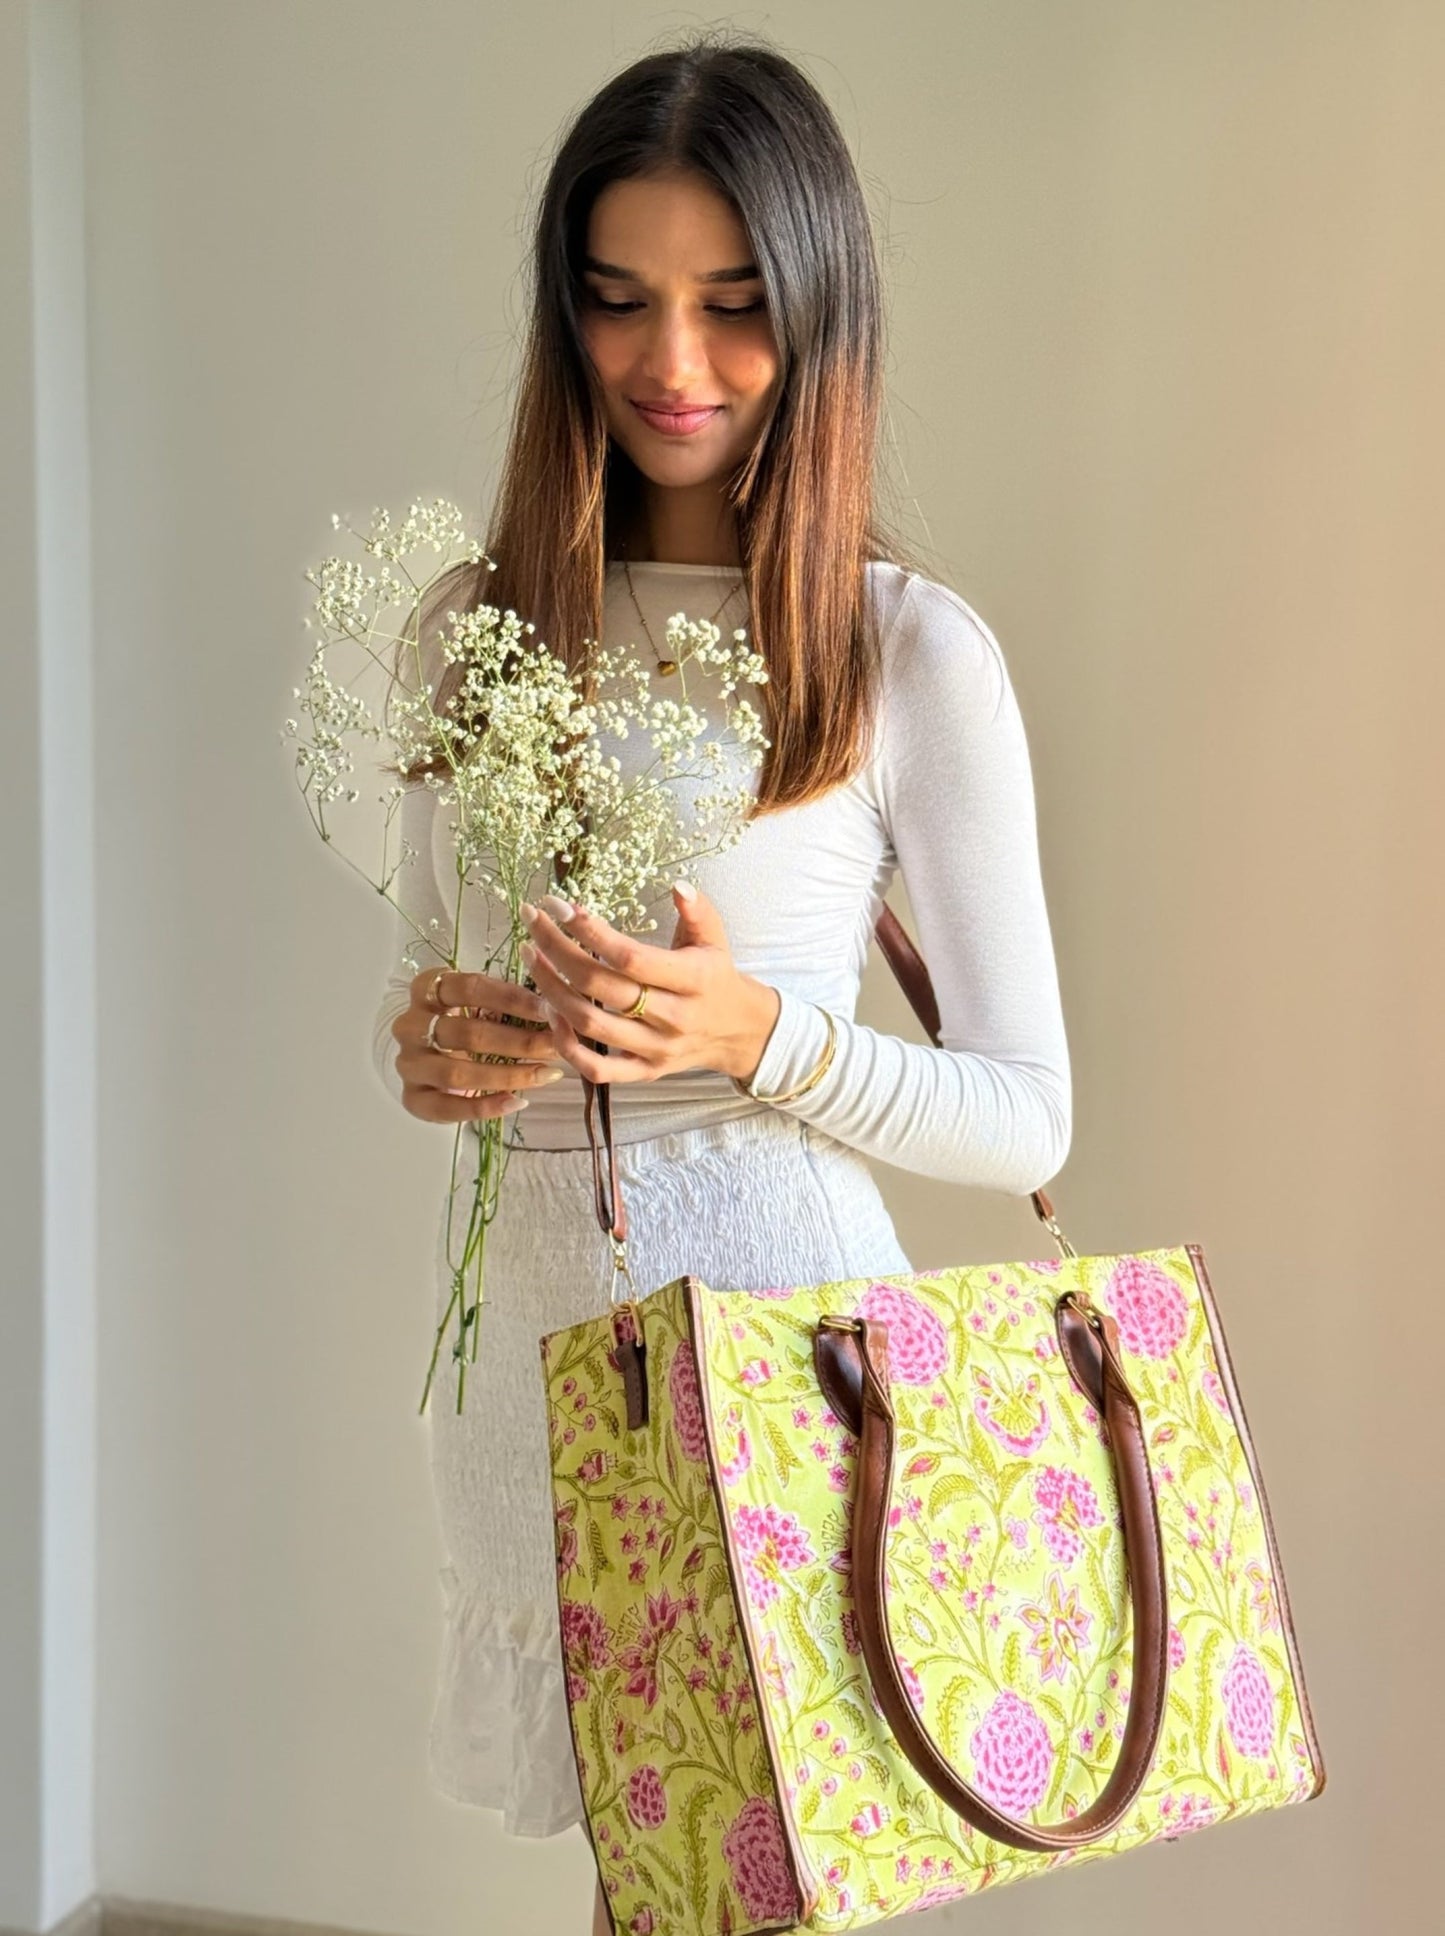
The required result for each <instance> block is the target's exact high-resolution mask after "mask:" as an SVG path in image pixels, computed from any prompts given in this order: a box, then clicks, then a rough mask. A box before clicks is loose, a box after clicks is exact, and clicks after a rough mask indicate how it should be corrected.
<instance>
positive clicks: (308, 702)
mask: <svg viewBox="0 0 1445 1936" xmlns="http://www.w3.org/2000/svg"><path fill="white" fill-rule="evenodd" d="M331 522H332V527H333V529H337V530H339V529H341V528H342V524H343V520H342V519H341V518H340V516H339V515H333V517H332V520H331ZM345 528H346V530H347V531H348V532H350V533H351V535H352V536H353V537H354V538H356V539H357V541H358V542H359V543H360V545H361V547H362V549H363V550H364V551H365V552H366V553H368V554H370V556H371V558H372V559H375V560H377V561H379V568H378V569H376V570H371V569H369V568H368V567H367V566H366V565H365V564H363V563H362V562H360V561H358V560H356V559H345V558H341V557H330V558H326V559H324V560H323V561H322V563H321V564H320V565H319V566H318V567H317V568H316V569H315V571H313V572H308V573H307V579H308V581H309V582H310V583H311V584H312V585H314V586H315V588H316V599H315V604H314V607H313V614H312V616H311V617H308V618H307V619H305V620H304V621H303V622H304V624H305V625H306V627H307V629H308V630H316V631H318V632H319V637H318V639H317V642H316V646H315V649H314V650H313V652H312V655H311V661H310V664H309V666H308V668H307V672H306V675H305V682H304V684H302V685H300V686H295V687H293V688H292V696H293V698H294V699H296V700H297V701H298V702H299V704H298V706H297V712H298V713H299V714H302V715H304V716H305V718H306V719H307V720H308V721H309V722H310V723H309V727H303V725H302V723H301V720H300V719H299V718H294V717H293V718H290V719H288V720H287V721H286V722H285V724H284V726H283V727H282V729H281V738H282V740H283V742H284V741H287V740H290V741H294V742H295V744H296V755H295V778H296V783H297V786H298V788H299V790H300V792H301V795H302V798H303V800H304V801H305V803H306V807H307V811H308V813H309V815H310V817H311V821H312V824H313V825H314V826H315V828H316V830H317V832H318V833H319V834H320V835H321V838H322V839H323V840H324V841H326V842H327V843H328V844H329V845H331V846H332V847H333V850H334V851H335V852H337V853H339V854H341V857H342V859H343V860H344V861H345V862H346V863H347V865H348V866H351V867H353V868H354V869H355V871H356V872H357V873H359V874H361V875H362V876H363V878H364V879H366V881H367V882H368V884H369V885H370V886H371V887H372V888H373V889H374V890H375V891H376V892H377V893H379V894H380V895H381V896H382V897H383V898H384V899H385V900H387V901H388V902H390V903H391V905H392V906H393V907H394V908H396V909H397V910H398V912H400V913H401V914H402V916H403V918H404V921H405V923H406V925H407V926H408V927H409V928H410V929H411V934H410V935H409V937H408V940H407V944H406V948H405V950H404V952H403V955H402V963H403V965H404V966H405V967H407V968H408V969H410V970H411V972H412V973H413V974H415V973H418V972H419V971H420V970H421V968H422V967H423V966H429V967H437V968H441V967H448V968H460V969H465V970H471V971H473V972H481V973H485V974H491V975H496V976H498V977H499V978H503V979H506V980H510V981H520V982H521V983H522V984H523V985H531V986H535V984H534V983H532V982H531V978H530V977H523V976H521V975H519V972H518V970H519V967H520V962H521V953H520V950H521V947H522V944H523V943H524V942H525V941H526V939H527V935H526V930H525V928H524V927H523V924H522V920H521V907H522V904H523V902H525V901H534V900H536V899H537V898H538V896H539V895H540V894H543V893H546V892H548V891H549V890H551V891H555V892H558V893H560V894H562V895H563V896H564V897H565V898H567V899H568V900H571V901H574V902H576V903H577V904H578V905H580V906H583V907H587V908H590V909H592V910H593V911H594V912H595V913H597V914H599V915H601V916H602V918H603V919H604V920H605V921H607V922H608V923H610V924H611V925H612V926H614V927H617V928H620V929H622V930H624V931H631V932H647V931H650V930H652V929H655V928H656V927H657V921H656V919H655V918H653V917H652V916H651V915H650V913H649V903H648V895H649V890H650V889H654V888H656V887H658V886H659V884H662V883H665V882H668V881H671V880H672V879H673V878H675V876H676V875H677V874H679V873H685V872H686V871H687V869H688V867H689V865H690V864H691V863H692V862H693V861H695V860H697V859H699V858H700V857H701V856H702V855H704V854H709V853H720V852H722V851H724V850H725V849H726V848H728V847H730V846H732V845H734V844H735V843H736V842H737V841H738V840H740V839H741V838H742V836H743V834H744V832H745V831H746V826H747V812H748V807H749V805H750V803H751V802H752V800H753V798H754V794H753V788H752V783H751V778H750V776H751V773H752V772H753V771H755V770H756V768H757V767H758V766H759V765H760V764H761V762H762V758H763V755H764V753H765V752H766V751H767V749H768V746H769V744H770V741H769V740H768V739H767V738H766V737H765V735H764V733H763V722H762V718H761V716H760V715H759V713H758V711H757V710H756V708H755V707H754V706H753V704H752V702H751V700H749V699H748V698H747V697H746V696H744V695H743V694H741V693H740V692H739V687H740V686H742V685H744V684H746V685H751V686H761V685H763V684H765V683H766V681H767V677H768V673H767V668H766V665H765V664H764V662H763V659H762V657H761V656H760V655H759V654H758V653H756V652H754V651H752V650H751V648H750V647H748V645H747V632H746V630H744V629H743V628H741V627H740V628H738V629H737V630H736V631H734V632H733V633H732V635H731V638H730V639H729V640H727V641H726V642H725V641H724V640H723V637H722V634H721V632H720V631H719V630H718V628H717V626H715V625H713V624H712V623H711V622H710V621H708V620H696V621H694V620H690V619H689V618H688V617H687V615H686V613H684V612H678V613H676V614H674V616H673V617H672V618H670V619H669V620H668V623H667V647H668V656H669V658H671V659H673V660H675V661H676V662H677V667H678V671H677V674H676V675H675V677H676V682H677V690H678V691H679V693H680V697H677V698H673V697H670V696H669V697H666V698H659V697H655V696H654V695H653V693H652V691H651V670H650V668H649V667H648V666H647V665H646V664H644V663H643V661H642V660H641V658H640V657H639V656H638V655H637V653H636V650H635V648H634V647H632V646H629V647H627V648H625V649H620V650H619V649H615V648H605V647H603V646H601V645H600V644H599V643H598V642H597V641H595V640H591V639H589V640H587V641H585V643H586V646H587V653H586V662H585V664H584V665H583V666H582V667H580V668H578V669H577V670H576V671H575V672H574V671H572V670H570V669H569V668H568V666H567V664H566V662H565V661H564V660H563V659H561V658H559V657H558V656H557V655H556V654H555V653H553V652H552V651H551V650H549V648H548V647H547V646H546V645H545V644H544V643H543V642H542V641H541V640H540V639H538V638H537V637H536V628H535V626H534V625H533V624H532V623H531V622H530V621H529V620H526V619H524V618H522V617H520V616H519V615H518V614H517V613H516V612H515V611H512V610H511V609H510V608H508V609H507V610H505V611H499V610H498V609H497V607H496V606H494V605H489V604H486V603H477V604H475V605H474V606H473V608H472V609H469V610H466V611H455V610H448V611H447V612H446V614H445V617H446V629H445V630H443V629H441V628H440V627H436V628H434V629H433V632H432V635H431V636H430V637H423V635H422V634H423V614H424V613H426V612H428V611H432V610H433V607H434V605H435V602H436V600H435V595H434V588H435V587H436V586H437V585H438V582H439V581H440V580H441V579H442V578H443V577H444V576H445V575H447V574H452V575H453V576H458V574H460V576H459V578H458V582H461V579H462V578H464V577H465V576H466V574H465V571H464V567H466V566H468V565H470V566H472V567H476V566H479V565H485V567H486V568H487V570H488V571H495V570H496V563H495V561H494V560H492V559H490V558H488V557H487V555H486V553H485V551H484V550H483V549H482V547H481V545H480V544H479V543H478V542H477V540H476V539H474V538H470V537H468V536H467V534H466V532H465V530H464V528H463V519H462V514H461V513H460V511H459V510H458V509H457V507H456V506H455V505H454V504H450V503H448V502H447V501H446V500H445V499H443V498H437V499H434V500H433V501H432V503H430V504H429V505H423V504H415V503H414V504H412V506H411V507H410V509H409V511H408V513H407V516H406V518H405V519H404V520H403V521H402V523H401V524H400V525H399V526H394V525H393V523H392V519H391V516H390V513H389V512H387V511H386V510H384V509H382V508H380V507H378V508H377V509H376V510H375V511H373V514H372V522H371V527H370V529H369V530H368V531H366V532H362V531H358V530H356V529H355V528H354V527H353V526H351V525H349V524H348V525H346V527H345ZM428 550H429V551H431V552H432V553H433V554H434V556H436V557H438V558H440V559H441V562H440V563H439V564H436V565H435V566H434V567H433V568H431V569H430V570H420V571H419V570H417V569H416V561H417V560H418V559H419V558H420V556H421V554H424V553H425V552H427V551H428ZM393 610H395V612H396V613H397V617H398V619H399V624H398V625H397V628H396V629H395V630H394V631H389V630H388V629H387V626H386V623H385V618H386V615H387V614H388V613H389V612H391V611H393ZM348 649H349V650H350V651H351V653H352V656H353V659H354V662H355V663H354V666H353V665H348V666H347V667H345V668H344V669H343V673H342V676H341V677H338V676H337V674H336V672H335V670H334V669H333V663H332V659H333V655H334V654H336V653H338V652H340V651H344V650H348ZM689 667H692V668H694V669H704V670H708V671H710V672H714V671H715V673H716V675H717V677H716V689H717V694H718V697H719V698H720V699H721V700H722V701H723V702H725V712H726V720H727V726H726V731H725V732H724V733H722V734H719V735H715V736H712V737H709V736H708V725H709V720H708V715H707V713H706V711H705V710H703V709H702V708H701V707H699V706H697V705H696V704H694V703H693V702H692V700H691V699H690V698H689V696H688V678H687V674H688V668H689ZM374 677H380V678H384V679H385V681H386V686H385V691H384V693H383V695H382V697H381V698H380V700H379V701H378V702H377V703H375V704H373V703H370V702H369V701H368V700H367V699H366V698H365V697H363V696H362V695H361V694H360V692H359V691H358V690H356V688H357V687H358V686H359V685H360V684H361V683H362V682H363V681H365V680H366V679H368V678H374ZM670 683H671V681H670ZM589 684H590V686H591V692H590V694H589V692H588V687H589ZM443 693H445V697H443ZM634 727H635V728H636V729H637V730H638V732H639V735H640V736H644V737H645V738H646V740H647V741H648V743H649V745H650V748H651V752H652V758H651V760H650V761H647V762H645V763H642V762H639V763H638V770H636V771H624V768H623V764H622V761H621V760H620V759H619V758H618V756H617V754H616V753H615V752H612V751H609V750H608V747H607V744H606V741H607V739H608V737H609V736H610V737H611V738H612V739H614V740H625V739H627V738H628V737H629V736H630V734H631V732H632V730H633V728H634ZM357 741H363V742H364V741H371V742H376V743H381V742H386V744H387V747H388V749H389V751H390V753H391V755H392V757H391V758H390V759H389V760H386V759H383V760H381V761H380V762H379V763H378V770H379V771H381V772H382V773H384V774H387V775H391V776H394V777H393V778H392V779H391V783H390V784H389V785H388V786H387V787H386V789H385V791H384V792H382V793H380V794H378V795H377V796H376V797H377V799H378V801H379V802H380V803H381V805H382V807H383V808H384V809H385V813H384V818H383V824H382V832H381V865H380V869H379V878H373V877H372V875H371V874H370V873H369V872H368V871H367V870H366V869H365V868H363V867H362V866H361V865H360V864H359V863H358V862H357V861H356V860H354V859H353V858H352V856H351V855H350V854H348V853H346V852H345V851H344V849H343V848H342V847H340V846H339V845H337V844H336V843H335V842H334V839H333V829H332V825H331V821H332V818H333V816H332V815H331V813H330V811H329V810H330V809H331V808H333V807H335V806H337V805H338V804H347V805H351V804H354V803H355V802H356V801H357V800H359V799H360V797H361V796H360V788H359V787H358V786H356V785H355V784H354V783H353V782H354V779H355V775H356V758H355V752H354V750H353V749H354V743H355V742H357ZM739 768H741V770H742V772H743V774H744V776H745V777H744V778H743V779H742V780H741V781H739V780H738V778H737V770H738V769H739ZM695 782H697V783H701V784H700V785H699V786H694V783H695ZM730 782H731V783H730ZM409 787H427V788H429V789H431V790H432V791H433V792H434V793H435V795H436V801H435V811H436V812H438V813H439V812H441V811H442V810H444V809H445V810H447V812H448V813H449V815H450V818H449V819H448V822H447V826H448V830H449V832H450V835H451V845H452V856H453V861H454V876H455V893H454V895H452V896H451V910H450V914H449V919H448V922H447V923H446V925H445V926H443V925H442V924H441V923H439V922H437V921H436V920H432V921H431V922H430V923H429V924H428V925H426V926H425V927H424V926H422V925H420V924H419V923H418V922H417V921H416V920H415V919H414V918H413V917H412V916H411V915H410V914H409V913H408V912H407V909H406V907H405V905H404V901H403V900H402V899H400V898H398V896H397V894H396V893H395V892H394V884H395V882H396V878H397V874H398V872H399V871H400V869H401V868H402V867H403V866H408V865H413V864H415V863H416V861H417V860H418V858H419V855H418V850H417V849H416V848H415V847H414V846H413V845H411V844H410V843H409V842H407V841H406V840H404V839H400V838H399V836H398V851H397V852H396V853H395V854H394V855H393V853H392V845H393V842H392V830H393V823H394V822H395V821H396V819H397V817H398V814H399V811H400V808H401V803H402V800H403V798H404V797H405V795H406V793H407V791H408V788H409ZM689 795H690V798H688V796H689ZM684 799H687V804H688V809H689V812H688V816H687V819H686V821H685V819H684V815H683V812H682V806H683V802H684ZM426 864H430V862H429V857H428V860H427V863H426ZM468 893H470V894H472V895H476V894H481V895H484V896H486V897H488V906H489V907H490V906H491V905H492V903H494V902H499V903H500V904H501V905H502V906H503V907H504V908H505V910H506V913H505V917H503V918H499V920H497V921H492V920H485V921H483V922H481V923H480V924H479V925H480V926H481V928H482V930H483V931H484V932H485V933H486V934H487V936H488V937H489V944H490V937H491V936H492V935H493V932H494V930H496V931H498V932H499V939H498V940H497V942H496V945H495V946H494V947H491V946H490V945H489V952H488V954H487V958H486V960H485V961H482V962H474V961H466V962H463V961H460V960H459V959H458V949H459V946H460V937H461V934H462V916H463V907H464V896H466V895H467V894H468ZM481 1059H482V1060H484V1061H488V1062H490V1061H495V1060H502V1059H504V1058H495V1057H491V1056H486V1057H483V1058H481ZM507 1120H508V1119H507V1118H504V1117H500V1116H492V1117H485V1118H481V1119H479V1120H477V1122H476V1123H475V1129H476V1133H477V1137H478V1141H479V1145H480V1148H479V1153H478V1164H477V1174H476V1179H475V1187H474V1190H473V1193H472V1199H471V1203H470V1206H469V1215H468V1223H467V1230H466V1234H465V1237H464V1239H463V1240H462V1245H461V1250H460V1254H458V1253H457V1250H456V1246H455V1242H454V1238H453V1231H454V1225H455V1221H456V1219H455V1217H454V1214H453V1213H454V1211H455V1205H456V1199H457V1194H458V1191H459V1188H460V1182H459V1178H460V1172H461V1167H462V1166H461V1155H462V1148H463V1145H462V1133H463V1131H464V1130H465V1129H466V1127H467V1124H466V1122H460V1123H458V1125H457V1132H456V1138H455V1141H454V1144H453V1149H452V1173H451V1187H450V1195H449V1200H448V1216H447V1259H448V1265H449V1268H450V1270H451V1273H452V1296H451V1301H450V1303H449V1304H448V1306H447V1309H446V1311H445V1313H444V1314H443V1316H442V1320H441V1323H440V1324H439V1325H438V1327H437V1334H436V1340H435V1342H434V1344H433V1346H432V1354H431V1363H430V1365H429V1366H428V1369H427V1377H426V1384H425V1386H424V1387H423V1390H422V1398H421V1406H420V1408H419V1409H420V1410H421V1411H423V1412H424V1411H425V1410H426V1406H427V1399H428V1396H429V1394H430V1391H431V1384H432V1379H433V1377H434V1375H435V1372H436V1365H437V1356H438V1353H439V1351H440V1348H441V1342H442V1337H443V1335H444V1333H445V1331H446V1328H447V1325H448V1323H449V1322H450V1321H451V1319H452V1315H453V1313H454V1312H455V1313H456V1314H457V1339H456V1342H455V1344H454V1345H453V1347H452V1357H453V1360H454V1361H455V1363H456V1365H457V1367H458V1370H457V1410H458V1411H459V1412H460V1411H461V1410H462V1409H463V1394H464V1390H465V1382H466V1367H467V1364H468V1362H471V1363H475V1362H476V1356H477V1339H478V1335H479V1332H480V1324H479V1321H478V1320H479V1317H480V1311H481V1304H482V1259H483V1253H484V1249H485V1243H486V1231H487V1226H488V1224H490V1222H491V1221H492V1219H493V1217H494V1216H495V1215H496V1212H497V1206H498V1202H499V1192H500V1186H501V1182H502V1178H503V1176H504V1175H505V1171H506V1161H507V1155H508V1152H509V1151H510V1149H511V1148H513V1147H514V1146H515V1143H518V1142H520V1141H521V1137H520V1134H519V1133H518V1134H517V1135H516V1136H515V1138H514V1140H513V1141H509V1140H508V1139H507V1137H506V1136H505V1135H504V1133H503V1132H504V1128H505V1125H506V1122H507ZM511 1120H512V1122H513V1126H514V1129H518V1130H519V1125H517V1123H516V1119H515V1117H514V1118H512V1119H511ZM469 1292H470V1296H469V1295H468V1293H469ZM469 1330H470V1344H468V1331H469Z"/></svg>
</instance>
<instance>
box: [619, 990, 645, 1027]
mask: <svg viewBox="0 0 1445 1936" xmlns="http://www.w3.org/2000/svg"><path fill="white" fill-rule="evenodd" d="M647 992H648V991H647V983H646V982H645V981H644V982H641V983H639V984H638V990H637V1000H636V1001H635V1002H634V1003H633V1004H632V1006H631V1008H619V1009H618V1011H617V1013H618V1014H619V1015H625V1016H627V1017H629V1018H636V1017H637V1016H639V1015H641V1014H642V1012H643V1010H644V1009H645V1008H646V1007H647Z"/></svg>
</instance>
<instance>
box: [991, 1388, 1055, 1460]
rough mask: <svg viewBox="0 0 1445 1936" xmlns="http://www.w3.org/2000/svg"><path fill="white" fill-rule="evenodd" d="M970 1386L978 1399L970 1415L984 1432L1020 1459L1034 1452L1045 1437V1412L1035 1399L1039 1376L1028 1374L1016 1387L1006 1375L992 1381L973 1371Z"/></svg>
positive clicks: (1046, 1420) (1046, 1424)
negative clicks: (972, 1414)
mask: <svg viewBox="0 0 1445 1936" xmlns="http://www.w3.org/2000/svg"><path fill="white" fill-rule="evenodd" d="M973 1382H974V1384H975V1386H976V1387H977V1388H978V1396H977V1397H976V1398H975V1399H974V1401H973V1409H974V1415H975V1416H976V1417H977V1419H978V1420H979V1422H980V1424H981V1425H982V1426H983V1428H984V1430H985V1431H986V1432H989V1433H991V1434H992V1435H993V1437H994V1438H996V1439H997V1440H998V1442H999V1444H1000V1445H1004V1446H1007V1447H1008V1449H1009V1451H1010V1452H1015V1453H1017V1454H1018V1456H1019V1457H1020V1458H1027V1457H1028V1455H1029V1454H1030V1453H1031V1452H1036V1451H1037V1450H1038V1448H1039V1447H1040V1446H1041V1445H1042V1444H1043V1442H1044V1440H1045V1439H1046V1438H1047V1437H1048V1435H1049V1409H1048V1406H1047V1405H1045V1403H1044V1401H1043V1400H1042V1399H1041V1398H1040V1397H1039V1376H1038V1373H1037V1372H1030V1373H1029V1374H1028V1376H1027V1377H1026V1378H1024V1380H1023V1381H1022V1383H1020V1382H1019V1381H1018V1380H1016V1379H1013V1378H1010V1377H1009V1376H1008V1375H1007V1374H1003V1375H1002V1376H998V1377H995V1376H993V1375H991V1374H990V1373H989V1372H986V1371H984V1370H983V1369H982V1368H981V1367H979V1368H976V1369H975V1371H974V1374H973Z"/></svg>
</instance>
